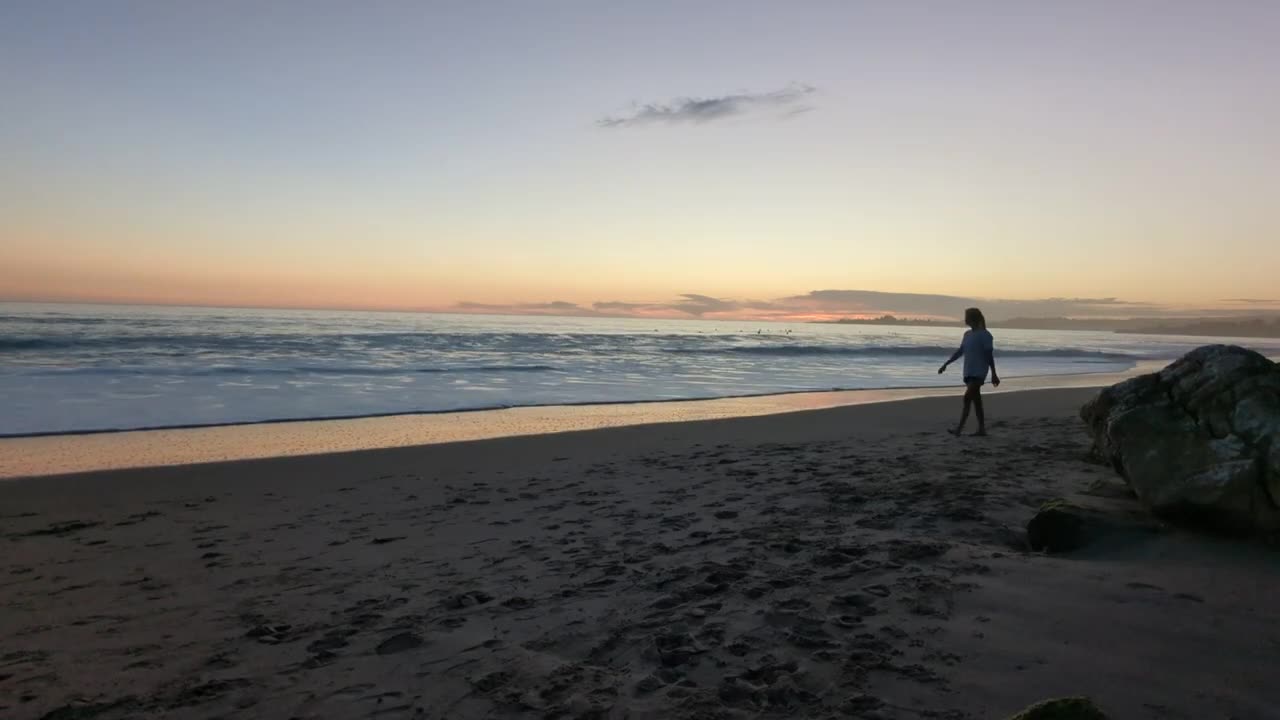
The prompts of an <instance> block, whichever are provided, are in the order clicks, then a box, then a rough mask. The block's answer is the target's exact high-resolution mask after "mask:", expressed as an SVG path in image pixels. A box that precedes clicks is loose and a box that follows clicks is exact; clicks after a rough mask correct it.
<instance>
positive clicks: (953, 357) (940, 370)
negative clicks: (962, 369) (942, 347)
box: [938, 343, 964, 375]
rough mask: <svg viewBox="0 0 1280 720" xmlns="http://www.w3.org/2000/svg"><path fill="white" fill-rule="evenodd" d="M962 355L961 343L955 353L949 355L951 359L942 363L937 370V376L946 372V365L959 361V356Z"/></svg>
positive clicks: (962, 346) (962, 345)
mask: <svg viewBox="0 0 1280 720" xmlns="http://www.w3.org/2000/svg"><path fill="white" fill-rule="evenodd" d="M963 354H964V344H963V343H962V344H961V345H960V347H959V348H958V349H957V350H956V351H955V352H953V353H951V359H950V360H947V361H946V362H944V363H942V367H940V368H938V374H939V375H941V374H942V373H944V372H946V371H947V366H948V365H950V364H951V363H953V362H955V361H957V360H959V359H960V356H961V355H963Z"/></svg>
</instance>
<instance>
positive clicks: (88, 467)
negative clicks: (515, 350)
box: [0, 361, 1161, 481]
mask: <svg viewBox="0 0 1280 720" xmlns="http://www.w3.org/2000/svg"><path fill="white" fill-rule="evenodd" d="M1160 365H1161V363H1159V362H1156V361H1148V362H1144V363H1139V364H1137V365H1135V366H1134V367H1133V368H1130V369H1129V370H1126V371H1121V372H1111V373H1087V372H1086V373H1072V374H1061V375H1040V376H1028V377H1014V378H1009V379H1006V380H1005V381H1004V382H1002V383H1001V387H1000V388H999V389H995V388H992V387H990V386H989V385H988V390H987V392H986V393H985V394H987V395H1000V394H1006V393H1012V392H1026V391H1035V390H1053V389H1063V388H1097V387H1102V386H1104V385H1109V384H1112V383H1115V382H1119V381H1121V380H1124V379H1127V378H1129V377H1133V376H1135V375H1139V374H1142V373H1144V372H1151V371H1152V370H1153V369H1158V367H1159V366H1160ZM958 393H959V389H958V388H957V387H953V386H941V387H939V386H924V387H908V388H882V389H865V390H819V391H794V392H783V393H767V394H761V395H741V396H733V397H718V398H707V399H697V400H646V401H636V402H606V403H581V404H560V405H527V406H511V407H503V408H496V409H475V410H452V411H424V412H416V413H388V414H377V415H358V416H351V417H336V418H333V417H330V418H310V419H297V420H264V421H254V422H244V423H228V424H215V425H192V426H165V427H158V428H142V429H130V430H95V431H87V432H74V433H43V434H27V435H8V436H0V481H10V480H15V479H19V478H29V477H41V476H50V475H66V474H71V473H85V472H96V471H104V470H125V469H135V468H148V467H158V466H173V465H193V464H202V463H210V462H230V461H237V460H256V459H266V458H272V457H295V456H303V455H325V454H333V453H341V452H355V451H362V450H378V449H386V448H399V447H412V446H418V445H438V444H445V443H454V442H468V441H474V440H487V439H494V438H502V437H517V436H529V435H547V434H554V433H563V432H575V431H584V430H597V429H604V428H611V427H623V426H632V425H650V424H660V423H672V422H698V421H706V420H722V419H729V418H739V417H758V416H766V415H778V414H785V413H793V412H803V411H808V410H821V409H827V408H836V407H845V406H853V405H866V404H877V403H886V402H898V401H903V400H911V399H916V398H929V397H946V396H952V395H958Z"/></svg>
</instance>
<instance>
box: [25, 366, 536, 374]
mask: <svg viewBox="0 0 1280 720" xmlns="http://www.w3.org/2000/svg"><path fill="white" fill-rule="evenodd" d="M558 371H559V368H557V367H554V366H552V365H470V366H466V365H459V366H450V367H401V368H397V367H342V366H332V365H299V366H290V367H250V366H244V365H222V366H220V365H213V366H209V367H190V366H182V367H167V366H147V367H82V368H65V369H45V370H37V371H34V372H28V373H26V374H28V375H51V376H59V377H63V376H69V375H147V376H172V375H180V376H195V377H202V376H210V375H242V376H243V375H297V376H304V375H361V376H364V375H368V376H384V375H417V374H427V375H442V374H454V373H537V372H558Z"/></svg>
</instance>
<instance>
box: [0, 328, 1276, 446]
mask: <svg viewBox="0 0 1280 720" xmlns="http://www.w3.org/2000/svg"><path fill="white" fill-rule="evenodd" d="M994 333H995V336H996V358H997V365H998V366H999V368H1000V372H1001V375H1004V376H1007V377H1028V376H1054V375H1064V374H1077V373H1102V372H1119V371H1124V370H1127V369H1129V368H1132V367H1133V366H1134V365H1135V364H1136V363H1138V362H1142V361H1145V360H1166V359H1172V358H1175V357H1177V356H1178V355H1180V354H1181V353H1183V352H1185V351H1187V350H1189V349H1191V348H1193V347H1196V346H1198V345H1202V344H1205V343H1207V342H1220V341H1221V340H1216V339H1215V340H1208V339H1205V338H1190V337H1174V336H1148V335H1124V334H1116V333H1105V332H1096V333H1093V332H1068V331H1032V330H996V331H994ZM960 335H961V330H960V329H959V328H928V327H886V326H866V325H825V324H811V323H762V322H751V321H741V320H732V321H730V320H709V319H701V320H653V319H631V318H599V317H589V318H581V317H527V316H524V317H516V316H480V315H448V314H428V313H389V312H345V311H315V310H241V309H212V308H172V307H143V306H106V305H64V304H25V303H0V406H2V407H3V412H0V435H31V434H42V433H66V432H87V431H102V430H121V429H138V428H156V427H180V426H197V425H215V424H226V423H244V422H263V421H273V420H289V419H312V418H332V417H358V416H365V415H381V414H395V413H419V412H447V411H458V410H477V409H487V408H501V407H512V406H526V405H564V404H587V403H618V402H642V401H660V400H683V399H700V398H716V397H735V396H745V395H763V394H773V393H787V392H802V391H814V390H854V389H871V388H898V387H934V386H939V385H958V384H959V381H960V379H959V377H958V375H957V374H955V373H951V374H949V375H943V376H939V375H938V374H937V368H938V365H939V364H941V363H942V361H943V360H945V359H946V358H947V356H948V355H949V354H950V353H951V352H952V351H953V350H954V349H955V347H956V346H957V345H958V344H959V341H960ZM1237 342H1238V343H1239V344H1245V345H1248V346H1250V347H1254V348H1256V349H1258V350H1260V351H1262V352H1264V353H1266V354H1269V355H1276V354H1280V341H1268V340H1257V339H1252V340H1241V341H1237Z"/></svg>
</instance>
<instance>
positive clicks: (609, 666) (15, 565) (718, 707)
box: [0, 388, 1280, 720]
mask: <svg viewBox="0 0 1280 720" xmlns="http://www.w3.org/2000/svg"><path fill="white" fill-rule="evenodd" d="M1092 392H1093V391H1091V390H1089V389H1087V388H1075V389H1058V390H1043V391H1026V392H1013V393H1000V394H996V395H992V396H990V397H989V398H988V399H987V405H988V414H989V415H990V416H991V418H992V421H993V422H992V426H991V431H992V435H991V436H990V437H987V438H969V437H965V438H955V437H952V436H950V435H948V434H946V433H945V432H944V430H945V428H946V427H947V426H948V425H949V424H950V423H952V422H953V421H954V415H955V414H956V412H957V410H958V407H957V406H958V400H957V399H956V398H954V397H948V398H922V399H912V400H903V401H899V402H891V403H880V404H867V405H858V406H850V407H836V408H826V409H818V410H809V411H803V412H791V413H787V414H779V415H761V416H757V417H743V418H731V419H707V420H704V421H699V422H678V423H662V424H646V425H636V426H630V427H616V428H609V429H599V430H590V431H580V432H562V433H557V434H551V435H531V436H523V437H510V438H498V439H485V440H474V441H471V442H452V443H443V444H435V445H424V446H416V447H387V448H382V449H376V450H368V451H358V452H342V453H333V454H324V455H303V456H297V457H277V458H263V459H253V460H243V461H239V462H221V463H205V464H186V465H178V466H171V467H153V468H146V469H133V470H107V471H99V472H95V473H85V474H66V475H56V476H48V477H32V478H26V479H15V480H6V481H4V482H0V533H2V534H3V537H4V548H5V552H4V554H3V560H2V561H0V601H2V602H3V607H4V612H3V613H2V614H0V637H3V638H4V641H3V648H2V649H0V716H2V717H5V718H18V719H24V718H99V719H102V720H109V719H116V718H135V717H156V718H159V717H165V718H210V717H221V718H375V717H376V718H487V717H494V718H506V717H512V718H517V717H520V718H523V717H531V718H541V717H548V718H557V717H564V718H708V719H709V718H748V717H757V716H764V717H812V718H828V717H861V718H921V717H932V718H952V719H960V718H975V719H977V718H1002V717H1005V716H1007V715H1009V714H1011V713H1013V712H1015V711H1017V710H1019V709H1020V708H1022V707H1024V706H1026V705H1028V704H1030V703H1032V702H1035V701H1037V700H1040V699H1044V698H1046V697H1052V696H1062V695H1088V696H1091V697H1092V698H1093V699H1094V700H1096V701H1097V702H1098V704H1099V705H1100V706H1101V707H1103V708H1104V709H1105V710H1107V711H1108V712H1109V713H1110V714H1111V715H1112V717H1115V718H1128V719H1136V718H1150V719H1152V720H1156V719H1160V720H1165V719H1173V720H1176V719H1179V718H1186V719H1188V720H1190V719H1192V718H1195V719H1197V720H1199V719H1202V718H1224V719H1225V718H1235V719H1237V720H1253V719H1262V720H1265V719H1266V718H1277V717H1280V690H1277V687H1276V683H1275V668H1276V667H1278V666H1280V609H1278V608H1277V607H1276V604H1275V597H1276V592H1277V590H1280V556H1277V555H1276V553H1275V552H1274V551H1273V550H1269V549H1266V548H1263V547H1259V546H1254V545H1249V544H1245V543H1240V542H1229V541H1225V540H1215V539H1208V538H1205V537H1203V536H1196V535H1191V534H1188V533H1184V532H1181V531H1177V530H1172V529H1163V530H1160V531H1152V532H1147V531H1143V532H1136V531H1135V532H1134V533H1132V534H1129V535H1120V536H1115V537H1113V538H1111V539H1110V540H1108V541H1107V542H1105V543H1102V544H1097V545H1094V546H1091V547H1089V548H1086V549H1085V550H1081V551H1078V552H1075V553H1072V554H1068V555H1063V556H1049V555H1044V554H1040V553H1033V552H1030V551H1029V550H1028V549H1027V548H1026V546H1025V543H1024V539H1023V533H1022V529H1023V527H1024V526H1025V523H1026V521H1027V520H1028V519H1029V518H1030V517H1031V515H1032V513H1033V512H1034V511H1035V509H1036V508H1037V507H1038V506H1039V504H1040V503H1042V502H1043V501H1045V500H1048V499H1051V498H1055V497H1068V498H1075V499H1078V500H1080V501H1081V502H1087V503H1090V504H1093V505H1095V506H1106V507H1107V508H1109V509H1110V510H1111V511H1114V512H1117V513H1125V512H1131V511H1132V512H1136V511H1137V509H1136V508H1135V507H1134V506H1133V502H1134V501H1132V500H1130V499H1128V498H1127V497H1126V496H1125V494H1124V493H1123V492H1122V486H1121V484H1120V481H1119V480H1118V479H1117V478H1116V477H1115V476H1114V473H1113V472H1112V471H1111V470H1110V469H1109V468H1106V467H1101V466H1098V465H1094V464H1091V463H1089V462H1087V461H1086V460H1085V451H1086V448H1087V446H1088V441H1087V437H1086V435H1085V431H1084V428H1083V426H1082V424H1081V422H1080V420H1079V419H1078V417H1077V415H1076V414H1077V411H1078V409H1079V407H1080V405H1081V404H1082V403H1083V402H1084V401H1085V400H1086V399H1087V398H1088V397H1089V396H1090V395H1091V393H1092ZM97 437H100V438H105V439H106V440H105V441H109V440H110V436H97ZM32 440H35V439H32ZM94 442H100V441H99V440H95V441H94ZM7 447H8V448H10V449H12V448H13V447H17V446H16V445H9V446H7ZM24 447H30V446H24Z"/></svg>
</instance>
